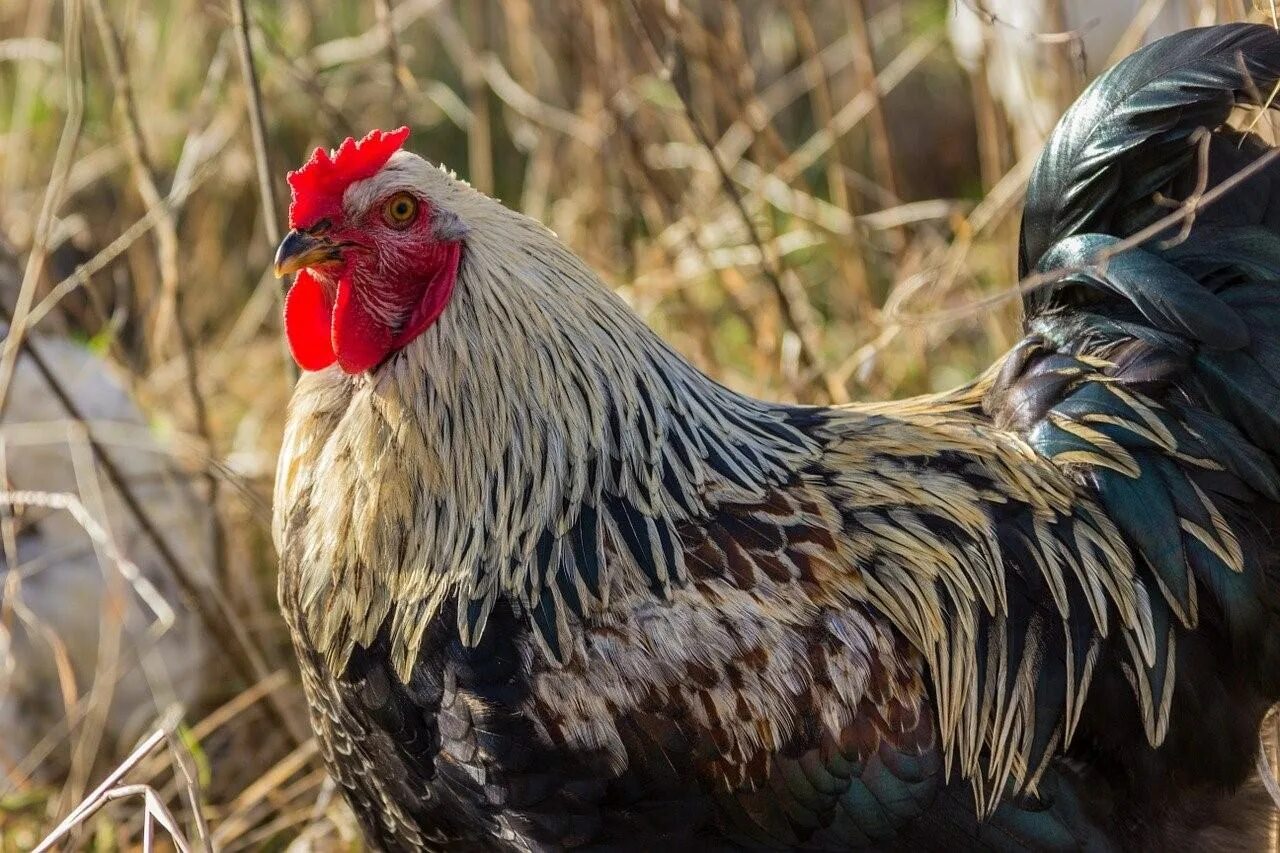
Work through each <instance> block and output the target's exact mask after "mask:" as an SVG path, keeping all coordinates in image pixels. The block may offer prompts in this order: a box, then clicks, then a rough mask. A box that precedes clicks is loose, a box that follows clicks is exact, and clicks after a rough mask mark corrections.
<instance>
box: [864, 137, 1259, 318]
mask: <svg viewBox="0 0 1280 853" xmlns="http://www.w3.org/2000/svg"><path fill="white" fill-rule="evenodd" d="M1278 158H1280V148H1272V149H1271V150H1270V151H1268V152H1267V153H1265V154H1263V155H1262V156H1261V157H1259V158H1258V159H1256V160H1254V161H1253V162H1252V163H1250V164H1249V165H1248V166H1245V167H1244V168H1243V169H1241V170H1240V171H1238V172H1236V173H1235V174H1233V175H1232V176H1231V177H1229V178H1227V179H1226V180H1224V181H1223V182H1222V183H1220V184H1218V185H1217V186H1215V187H1214V188H1213V189H1211V190H1209V191H1208V192H1205V193H1204V194H1203V195H1200V196H1198V197H1197V198H1194V199H1192V201H1191V202H1190V203H1183V204H1182V205H1180V206H1179V207H1178V209H1177V210H1175V211H1173V212H1172V213H1170V214H1168V215H1166V216H1163V217H1161V218H1160V219H1158V220H1156V221H1155V222H1153V223H1151V224H1150V225H1148V226H1147V227H1145V228H1143V229H1142V230H1140V231H1137V232H1136V233H1134V234H1132V235H1130V236H1129V237H1127V238H1125V239H1123V240H1121V241H1119V242H1117V243H1114V244H1112V245H1111V246H1108V247H1107V248H1106V249H1104V250H1102V251H1100V252H1098V254H1096V255H1095V256H1094V257H1093V258H1091V259H1090V260H1089V261H1088V262H1087V263H1083V264H1077V265H1075V266H1068V267H1058V268H1056V269H1051V270H1045V271H1044V272H1038V273H1033V274H1031V275H1028V276H1026V277H1025V278H1023V279H1022V280H1021V281H1019V282H1018V283H1017V284H1015V285H1014V286H1013V287H1011V288H1009V289H1008V290H1004V291H1001V292H1000V293H997V294H994V295H992V296H988V297H986V298H984V299H977V300H974V301H973V302H970V303H968V304H967V305H962V306H959V307H956V308H947V309H943V310H940V311H930V312H927V313H925V314H907V313H905V312H901V311H894V310H892V309H887V313H889V314H890V316H891V319H892V320H893V321H894V322H898V323H902V324H904V325H911V326H926V325H930V324H933V323H945V322H950V321H953V320H957V319H961V318H963V317H968V316H970V315H972V314H976V313H978V312H980V311H984V310H986V309H988V308H992V307H994V306H996V305H999V304H1001V303H1003V302H1007V301H1008V300H1010V299H1012V298H1014V297H1016V296H1023V295H1025V294H1027V293H1030V292H1031V291H1033V290H1035V289H1036V288H1038V287H1040V286H1041V285H1044V284H1048V283H1050V282H1053V281H1058V280H1060V279H1061V278H1063V277H1064V276H1068V275H1072V274H1074V273H1078V272H1084V271H1085V270H1090V269H1096V268H1099V267H1105V266H1106V264H1107V262H1108V261H1110V260H1111V258H1114V257H1115V256H1116V255H1118V254H1120V253H1121V252H1127V251H1129V250H1130V249H1134V248H1137V247H1139V246H1141V245H1143V244H1144V243H1146V242H1147V241H1148V240H1151V239H1153V238H1155V237H1157V236H1158V235H1160V234H1161V233H1163V232H1164V231H1165V230H1166V229H1169V228H1172V227H1174V226H1176V225H1181V224H1182V223H1183V222H1184V221H1185V220H1186V218H1187V217H1189V216H1194V215H1196V214H1197V213H1198V212H1199V211H1201V210H1203V209H1204V208H1206V207H1208V206H1209V205H1211V204H1213V203H1214V202H1215V201H1217V200H1218V199H1220V198H1222V197H1223V196H1224V195H1226V194H1227V193H1229V192H1231V191H1232V190H1233V189H1235V188H1236V187H1238V186H1239V185H1240V184H1242V183H1244V182H1245V181H1247V180H1249V179H1250V178H1251V177H1253V176H1254V175H1256V174H1258V173H1259V172H1261V171H1262V170H1263V169H1266V168H1267V167H1268V166H1270V165H1271V164H1272V163H1274V162H1275V161H1276V160H1277V159H1278Z"/></svg>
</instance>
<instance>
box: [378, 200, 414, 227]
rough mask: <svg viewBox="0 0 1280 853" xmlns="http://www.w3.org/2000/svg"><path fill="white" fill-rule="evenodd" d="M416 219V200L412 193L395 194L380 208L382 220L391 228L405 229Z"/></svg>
mask: <svg viewBox="0 0 1280 853" xmlns="http://www.w3.org/2000/svg"><path fill="white" fill-rule="evenodd" d="M417 217H418V200H417V199H416V198H414V197H413V195H412V193H396V194H395V195H393V196H392V197H391V198H389V199H387V203H386V204H385V205H383V207H382V218H383V219H385V220H386V221H387V224H388V225H390V226H391V227H392V228H406V227H408V226H409V225H411V224H412V223H413V220H414V219H416V218H417Z"/></svg>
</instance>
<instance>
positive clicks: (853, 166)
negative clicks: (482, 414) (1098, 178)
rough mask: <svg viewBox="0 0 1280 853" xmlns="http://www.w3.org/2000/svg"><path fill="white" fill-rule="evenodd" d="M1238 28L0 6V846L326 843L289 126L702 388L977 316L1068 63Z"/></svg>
mask: <svg viewBox="0 0 1280 853" xmlns="http://www.w3.org/2000/svg"><path fill="white" fill-rule="evenodd" d="M1274 14H1275V12H1274V8H1273V6H1272V4H1271V2H1269V0H953V2H950V3H949V2H948V0H898V1H897V2H895V0H740V1H739V2H731V0H618V2H608V3H606V2H603V0H599V2H571V0H372V2H360V3H354V2H351V3H330V2H322V0H280V2H262V0H216V2H215V0H0V307H3V314H2V315H0V325H2V326H3V327H4V329H5V331H6V334H7V339H6V343H5V345H4V346H3V347H0V546H2V548H3V550H2V551H0V556H2V558H3V559H2V561H0V853H2V852H3V851H11V850H28V849H30V848H32V847H33V846H34V845H35V844H36V843H37V842H38V841H39V840H40V838H41V837H42V836H43V835H44V833H45V832H47V831H48V830H49V829H50V828H52V827H53V826H54V825H55V824H57V823H58V822H59V821H61V820H63V819H69V822H70V823H74V824H76V826H77V827H78V829H77V831H76V834H74V835H73V836H72V838H71V839H70V840H69V841H68V842H66V844H67V845H68V847H70V848H74V849H92V850H124V849H144V835H146V833H147V832H148V829H147V827H148V826H152V825H153V824H154V823H155V822H159V824H160V825H161V826H162V825H163V823H164V822H166V821H171V822H172V824H173V826H174V828H175V829H177V830H178V832H179V833H180V834H181V835H182V836H184V837H185V838H186V839H187V840H188V841H189V842H190V843H191V844H192V846H193V847H194V848H196V849H199V848H200V847H201V846H203V845H205V844H211V845H213V846H214V847H216V848H217V849H219V850H227V851H233V850H281V849H293V850H312V849H315V850H329V849H340V850H345V849H353V850H354V849H359V842H358V837H357V833H356V831H355V828H354V825H353V823H352V821H351V819H350V817H349V816H348V815H347V814H346V812H345V810H344V808H343V807H342V806H341V804H340V802H339V800H338V799H336V798H335V797H334V796H333V791H332V790H331V789H330V788H329V787H328V786H327V784H326V782H325V776H324V772H323V770H322V768H321V765H320V762H319V760H318V757H317V755H316V750H315V746H314V744H313V743H312V742H311V741H310V740H309V739H308V730H307V725H306V719H305V712H304V710H303V707H302V704H301V702H300V698H299V688H298V685H297V683H296V679H295V676H294V673H293V670H292V654H291V651H290V649H289V647H288V640H287V633H286V631H285V629H284V626H283V624H282V623H281V621H280V618H279V616H278V613H277V610H276V607H275V557H274V552H273V549H272V546H271V541H270V496H271V482H272V478H273V475H274V464H275V457H276V453H277V450H278V443H279V440H280V433H281V426H282V422H283V418H284V413H285V406H286V403H287V400H288V398H289V393H290V388H291V386H292V383H293V381H294V378H295V373H294V368H293V366H292V364H291V362H290V361H289V359H288V357H287V352H286V350H285V348H284V345H283V343H282V337H281V328H280V306H281V291H280V284H279V283H278V282H277V281H276V280H275V279H274V278H273V277H272V276H271V274H270V270H269V267H270V261H271V258H272V255H273V252H274V248H275V244H276V241H277V239H278V237H279V234H280V233H281V230H282V228H283V224H284V219H285V215H284V214H285V210H286V206H287V203H288V195H287V187H286V185H285V182H284V175H285V172H286V171H287V170H288V169H290V168H294V167H296V166H297V165H298V164H300V163H301V162H302V161H303V160H304V159H305V157H306V156H307V155H308V154H309V152H310V151H311V149H312V148H314V147H315V146H316V145H325V146H336V145H337V144H338V143H339V142H341V140H342V139H343V138H344V137H346V136H349V135H354V136H360V135H362V134H363V133H364V132H365V131H367V130H368V129H370V128H372V127H383V128H392V127H396V126H398V125H400V124H408V125H410V126H411V127H412V128H413V131H414V135H413V137H412V139H411V140H410V146H411V147H412V148H413V149H414V150H415V151H417V152H419V153H421V154H423V155H425V156H426V157H428V158H430V159H432V160H436V161H439V162H442V163H445V164H447V165H448V166H450V167H451V168H453V169H455V170H456V171H458V172H459V173H460V174H461V175H462V176H464V177H466V178H467V179H468V180H469V181H470V182H471V183H472V184H473V185H475V186H477V187H478V188H480V189H482V190H484V191H485V192H488V193H490V194H492V195H495V196H497V197H499V198H501V199H502V200H503V201H505V202H506V203H507V204H508V205H510V206H512V207H515V208H518V209H520V210H522V211H524V212H525V213H527V214H529V215H530V216H533V217H536V218H538V219H540V220H542V221H544V222H545V223H547V224H548V225H549V226H550V227H551V228H553V229H554V230H555V231H556V232H557V233H558V234H559V235H560V236H561V237H562V238H563V239H564V240H565V241H567V242H568V243H569V245H570V246H572V247H573V248H574V249H575V250H576V251H577V252H579V253H580V254H581V255H582V256H583V257H585V258H586V259H587V260H588V261H589V262H590V263H591V265H592V266H594V267H595V268H596V269H597V270H598V271H600V272H601V273H602V275H603V277H604V279H605V280H606V281H607V282H608V283H609V284H610V285H611V286H613V287H615V288H616V289H617V291H618V292H619V293H620V294H621V295H622V296H623V298H625V299H626V300H627V301H628V302H629V303H630V304H631V305H632V306H633V307H634V308H635V309H636V310H637V311H638V312H639V313H640V314H641V315H642V316H644V317H645V318H646V320H647V321H648V322H649V323H650V324H652V325H653V326H654V327H655V328H656V329H658V330H659V331H660V332H661V334H662V335H664V336H665V337H666V338H667V339H668V340H670V341H671V342H672V343H673V344H674V345H675V346H676V347H677V348H678V349H679V350H680V351H681V352H683V353H684V354H685V355H687V356H688V357H689V358H691V359H692V360H693V361H694V362H695V363H696V364H698V365H699V366H700V367H702V368H703V369H704V370H706V371H707V372H709V373H710V374H712V375H713V376H715V377H717V378H719V379H720V380H722V381H723V382H725V383H727V384H728V385H730V386H732V387H734V388H737V389H740V390H743V391H746V392H749V393H752V394H757V395H763V396H768V397H771V398H775V399H787V400H799V401H806V402H847V401H851V400H862V399H877V398H882V397H886V396H900V395H909V394H917V393H924V392H930V391H937V390H942V389H945V388H948V387H951V386H953V385H955V384H958V383H960V382H963V381H965V380H967V379H969V378H971V377H973V376H974V375H975V374H976V373H977V372H978V371H979V370H981V369H982V368H984V367H985V366H987V365H988V364H989V363H990V362H991V361H992V360H993V358H994V357H996V356H997V355H998V354H999V353H1001V352H1003V351H1004V350H1005V349H1006V348H1007V347H1008V346H1009V345H1010V344H1011V342H1012V341H1013V340H1014V339H1015V337H1016V329H1017V321H1018V306H1017V298H1016V288H1015V283H1016V278H1017V275H1016V272H1017V269H1016V250H1015V243H1016V235H1017V228H1018V219H1019V210H1020V201H1021V197H1022V192H1023V188H1024V184H1025V181H1026V179H1027V176H1028V174H1029V172H1030V167H1031V165H1032V163H1033V162H1034V158H1035V155H1036V152H1037V150H1038V148H1039V145H1040V143H1041V141H1042V140H1043V138H1044V136H1045V135H1046V134H1047V132H1048V131H1049V130H1050V129H1051V128H1052V126H1053V122H1054V121H1055V119H1056V117H1057V115H1058V114H1059V113H1060V112H1061V111H1062V109H1063V108H1064V107H1065V106H1066V105H1067V104H1069V103H1070V102H1071V100H1072V99H1073V98H1074V97H1075V95H1076V94H1078V93H1079V91H1080V90H1081V89H1082V88H1083V86H1084V85H1085V84H1086V83H1087V82H1088V80H1089V79H1091V77H1092V76H1093V75H1096V74H1097V73H1098V72H1099V71H1100V70H1101V69H1104V68H1106V67H1107V66H1108V65H1110V64H1111V63H1112V62H1113V61H1114V60H1115V59H1116V58H1118V57H1120V56H1123V55H1125V54H1126V53H1128V52H1130V51H1131V50H1133V49H1134V48H1135V47H1137V46H1139V45H1140V44H1142V43H1143V42H1144V41H1147V40H1149V39H1151V38H1155V37H1158V36H1160V35H1163V34H1166V33H1168V32H1170V31H1173V30H1176V29H1179V28H1183V27H1187V26H1194V25H1200V24H1210V23H1215V22H1222V21H1230V20H1241V19H1245V18H1252V19H1254V20H1262V21H1272V20H1273V15H1274ZM14 330H22V332H23V333H22V334H21V335H18V334H15V333H14ZM153 732H158V733H159V734H157V735H155V736H153V737H151V738H150V739H149V740H146V741H145V742H144V741H143V739H144V738H147V736H148V735H151V734H152V733H153ZM139 743H142V747H141V749H136V750H135V748H136V747H138V744H139ZM113 768H120V769H121V770H122V771H124V772H123V773H121V774H120V776H121V779H122V780H123V782H124V783H126V784H128V785H132V786H134V787H131V788H124V789H120V788H118V786H115V782H116V781H119V780H114V779H113V777H110V776H108V774H110V773H112V771H113ZM104 778H106V779H107V780H108V783H109V784H108V785H107V787H106V788H101V789H100V788H99V783H100V782H101V781H102V780H103V779H104ZM117 799H118V800H122V801H120V802H112V803H109V802H108V801H109V800H112V801H114V800H117ZM80 804H83V805H80ZM99 806H102V808H101V810H100V811H95V809H97V808H98V807H99ZM156 831H157V834H158V835H159V836H161V837H165V836H167V833H166V832H165V831H163V829H162V828H157V830H156ZM171 843H172V842H171V841H169V840H164V841H157V846H158V848H159V849H169V848H168V847H167V846H166V845H169V844H171Z"/></svg>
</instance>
